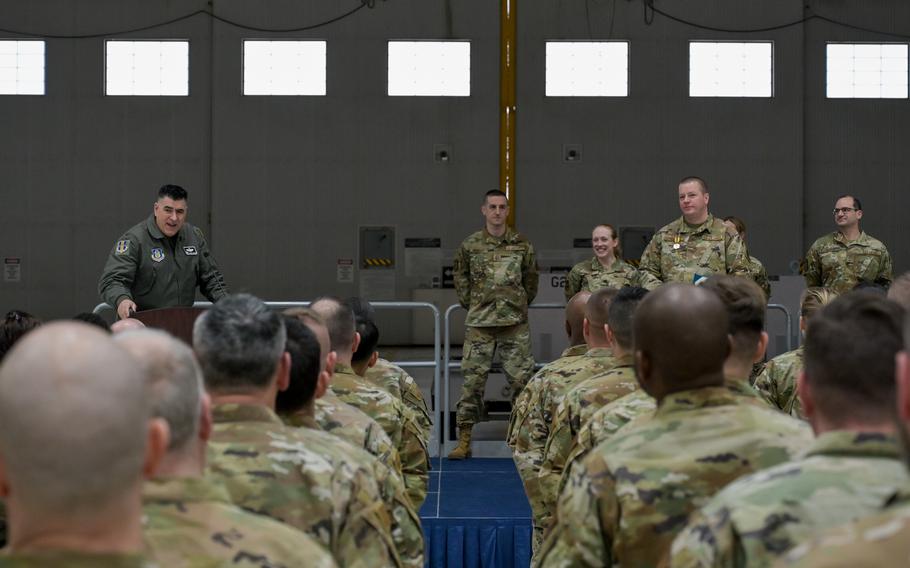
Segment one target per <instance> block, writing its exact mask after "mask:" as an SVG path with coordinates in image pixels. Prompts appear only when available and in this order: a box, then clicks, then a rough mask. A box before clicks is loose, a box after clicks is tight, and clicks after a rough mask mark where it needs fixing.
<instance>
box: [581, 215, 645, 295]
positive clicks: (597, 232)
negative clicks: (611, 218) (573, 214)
mask: <svg viewBox="0 0 910 568" xmlns="http://www.w3.org/2000/svg"><path fill="white" fill-rule="evenodd" d="M591 248H592V249H594V257H593V258H591V259H590V260H585V261H582V262H579V263H578V264H576V265H575V266H573V267H572V270H570V271H569V275H568V276H567V277H566V290H565V292H566V301H567V302H568V301H569V300H571V299H572V296H574V295H575V294H577V293H578V292H580V291H582V290H587V291H589V292H596V291H597V290H600V289H601V288H622V287H623V286H638V285H639V282H640V279H639V276H638V270H637V269H636V268H635V267H634V266H632V265H631V264H629V263H627V262H625V261H624V260H623V259H622V251H621V250H620V248H619V238H618V236H617V235H616V229H615V228H613V225H597V226H596V227H594V231H593V232H592V233H591Z"/></svg>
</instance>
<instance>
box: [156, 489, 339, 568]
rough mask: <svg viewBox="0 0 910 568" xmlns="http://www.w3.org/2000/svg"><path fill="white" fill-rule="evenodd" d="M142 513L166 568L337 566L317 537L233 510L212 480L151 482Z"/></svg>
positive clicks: (221, 490) (222, 491)
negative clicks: (215, 565)
mask: <svg viewBox="0 0 910 568" xmlns="http://www.w3.org/2000/svg"><path fill="white" fill-rule="evenodd" d="M142 508H143V513H144V517H143V520H144V525H145V527H144V534H145V542H146V544H147V545H148V546H149V549H150V551H151V555H152V557H154V558H155V559H156V560H157V561H158V562H160V563H161V564H162V565H164V566H209V565H214V564H215V563H216V562H218V563H219V565H220V564H223V565H231V566H251V567H252V566H256V567H259V566H288V567H290V566H321V567H326V568H328V567H333V566H335V561H334V560H332V555H331V554H330V553H329V552H328V551H327V550H326V549H325V548H324V547H323V546H322V545H321V544H320V543H318V542H317V541H316V540H314V539H313V538H312V537H311V536H309V535H306V534H304V533H302V532H300V531H297V530H294V529H292V528H291V527H289V526H287V525H285V524H282V523H279V522H278V521H275V520H273V519H270V518H268V517H263V516H261V515H254V514H252V513H247V512H246V511H244V510H243V509H240V508H238V507H235V506H234V505H231V501H230V497H229V496H228V493H227V490H226V489H225V488H224V487H222V486H220V485H218V484H216V483H214V482H212V481H211V480H207V479H203V478H191V477H187V478H179V479H178V478H170V479H155V480H153V481H148V482H146V483H145V486H144V487H143V491H142Z"/></svg>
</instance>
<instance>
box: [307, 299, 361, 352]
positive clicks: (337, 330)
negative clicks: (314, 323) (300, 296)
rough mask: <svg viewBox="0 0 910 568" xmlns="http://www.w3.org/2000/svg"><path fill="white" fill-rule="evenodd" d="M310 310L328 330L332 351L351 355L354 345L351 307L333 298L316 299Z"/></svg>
mask: <svg viewBox="0 0 910 568" xmlns="http://www.w3.org/2000/svg"><path fill="white" fill-rule="evenodd" d="M310 308H311V309H312V310H313V311H314V312H316V313H317V314H319V316H321V317H322V321H323V322H324V323H325V326H326V328H328V330H329V343H331V349H332V351H336V352H338V353H339V354H342V353H351V348H352V347H353V345H354V332H355V331H356V330H355V328H354V312H353V311H352V310H351V307H350V306H348V305H346V304H345V303H344V302H343V301H341V300H340V299H338V298H336V297H333V296H323V297H321V298H318V299H316V300H315V301H314V302H313V303H312V304H310Z"/></svg>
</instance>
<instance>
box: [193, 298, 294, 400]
mask: <svg viewBox="0 0 910 568" xmlns="http://www.w3.org/2000/svg"><path fill="white" fill-rule="evenodd" d="M285 339H286V332H285V329H284V322H283V321H282V320H281V316H279V315H278V314H277V313H275V312H273V311H272V310H270V309H269V307H268V306H266V305H265V302H263V301H262V300H260V299H259V298H257V297H255V296H251V295H250V294H233V295H230V296H227V297H225V298H222V299H221V300H219V301H218V302H217V303H216V304H215V305H214V306H212V307H211V308H209V309H208V310H207V311H206V312H205V313H203V314H202V315H201V316H199V317H198V318H197V319H196V323H195V325H194V326H193V349H194V350H195V351H196V356H197V357H198V358H199V364H200V366H201V367H202V374H203V376H204V377H205V386H206V388H207V389H209V390H210V391H214V392H218V393H220V394H231V393H245V392H249V391H251V390H261V389H264V388H266V387H268V386H269V382H270V380H271V378H272V376H273V375H274V374H275V370H276V369H277V368H278V361H279V360H280V359H281V354H282V353H284V344H285Z"/></svg>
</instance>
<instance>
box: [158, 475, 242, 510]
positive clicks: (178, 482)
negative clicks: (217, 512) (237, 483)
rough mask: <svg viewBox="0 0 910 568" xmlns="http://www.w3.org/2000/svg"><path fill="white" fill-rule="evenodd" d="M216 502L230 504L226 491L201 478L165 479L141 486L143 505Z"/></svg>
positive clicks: (214, 483)
mask: <svg viewBox="0 0 910 568" xmlns="http://www.w3.org/2000/svg"><path fill="white" fill-rule="evenodd" d="M202 502H208V503H211V502H217V503H230V502H231V498H230V496H229V495H228V492H227V489H226V488H225V487H224V486H223V485H221V484H219V483H216V482H215V481H212V480H211V479H208V478H203V477H165V478H158V479H152V480H149V481H146V482H145V483H144V484H143V486H142V504H143V505H165V504H174V505H179V504H181V503H202Z"/></svg>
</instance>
